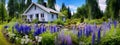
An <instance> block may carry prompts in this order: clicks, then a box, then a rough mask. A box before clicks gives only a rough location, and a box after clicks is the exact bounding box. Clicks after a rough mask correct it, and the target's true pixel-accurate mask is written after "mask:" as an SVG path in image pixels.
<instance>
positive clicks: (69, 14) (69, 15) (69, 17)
mask: <svg viewBox="0 0 120 45" xmlns="http://www.w3.org/2000/svg"><path fill="white" fill-rule="evenodd" d="M71 16H72V14H71V11H70V8H69V7H68V16H67V18H68V19H71Z"/></svg>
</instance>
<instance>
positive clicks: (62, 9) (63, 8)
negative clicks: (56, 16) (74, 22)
mask: <svg viewBox="0 0 120 45" xmlns="http://www.w3.org/2000/svg"><path fill="white" fill-rule="evenodd" d="M64 10H67V7H66V6H65V4H64V3H62V8H61V9H60V12H62V11H64Z"/></svg>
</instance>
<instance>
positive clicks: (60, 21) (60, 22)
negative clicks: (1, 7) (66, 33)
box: [53, 19, 64, 25]
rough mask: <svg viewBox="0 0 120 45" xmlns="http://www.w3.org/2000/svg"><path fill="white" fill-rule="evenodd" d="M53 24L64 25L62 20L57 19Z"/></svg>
mask: <svg viewBox="0 0 120 45" xmlns="http://www.w3.org/2000/svg"><path fill="white" fill-rule="evenodd" d="M53 23H55V24H57V25H64V22H63V21H62V20H61V19H57V20H55V21H54V22H53Z"/></svg>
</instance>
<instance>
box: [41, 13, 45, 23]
mask: <svg viewBox="0 0 120 45" xmlns="http://www.w3.org/2000/svg"><path fill="white" fill-rule="evenodd" d="M41 20H42V21H45V18H44V13H42V14H41Z"/></svg>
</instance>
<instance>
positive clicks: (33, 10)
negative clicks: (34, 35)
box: [23, 3, 59, 22]
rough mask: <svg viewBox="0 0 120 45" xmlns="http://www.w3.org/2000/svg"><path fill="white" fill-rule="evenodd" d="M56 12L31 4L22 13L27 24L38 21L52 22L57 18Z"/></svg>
mask: <svg viewBox="0 0 120 45" xmlns="http://www.w3.org/2000/svg"><path fill="white" fill-rule="evenodd" d="M58 13H59V12H58V11H55V10H53V9H50V8H48V7H45V6H43V5H40V4H37V3H32V4H31V5H30V6H29V7H28V8H27V9H26V10H25V11H24V13H23V15H24V16H26V20H29V22H31V21H33V20H34V19H38V20H39V21H40V22H48V21H50V22H51V21H54V20H56V19H57V18H58Z"/></svg>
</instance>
